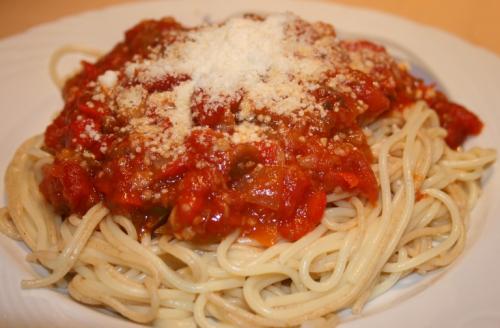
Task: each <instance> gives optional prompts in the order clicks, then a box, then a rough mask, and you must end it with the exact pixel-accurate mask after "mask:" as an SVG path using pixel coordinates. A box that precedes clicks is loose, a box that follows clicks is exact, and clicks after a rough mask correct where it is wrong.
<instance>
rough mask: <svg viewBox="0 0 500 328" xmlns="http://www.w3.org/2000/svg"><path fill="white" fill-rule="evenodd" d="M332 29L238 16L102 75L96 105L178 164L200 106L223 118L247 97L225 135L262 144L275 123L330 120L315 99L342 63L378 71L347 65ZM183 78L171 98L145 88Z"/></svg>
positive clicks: (282, 17) (292, 19)
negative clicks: (225, 109) (221, 111)
mask: <svg viewBox="0 0 500 328" xmlns="http://www.w3.org/2000/svg"><path fill="white" fill-rule="evenodd" d="M325 28H326V27H325V26H323V25H321V24H317V25H314V24H306V23H305V22H304V21H302V20H300V19H299V18H298V17H297V16H295V15H293V14H288V13H285V14H275V15H269V16H267V17H265V18H264V19H263V20H255V19H251V18H247V17H234V18H231V19H229V20H228V21H226V22H225V23H223V24H219V25H208V26H202V27H199V28H196V29H192V30H180V31H177V32H176V33H178V35H176V38H175V41H174V42H173V43H171V44H168V46H165V47H163V48H162V47H156V48H155V49H150V50H151V51H150V53H149V54H148V55H147V56H146V57H145V58H143V57H139V56H137V57H134V59H133V60H131V61H129V62H128V63H126V64H125V66H124V67H123V68H122V69H121V71H111V70H108V71H106V72H105V73H104V74H102V75H100V76H99V77H98V79H97V80H98V84H95V85H92V86H93V88H94V95H93V97H92V100H95V101H105V100H106V101H108V102H109V107H110V108H112V110H114V111H115V112H118V113H119V114H120V115H122V116H123V117H125V118H126V119H128V121H127V124H126V125H125V126H123V127H122V128H121V129H120V131H121V132H123V133H128V134H129V135H132V136H133V138H134V142H135V143H136V148H135V149H136V150H139V151H137V152H141V151H143V150H144V149H148V151H149V152H151V153H152V154H156V155H160V156H162V157H168V158H175V156H176V155H177V154H180V153H182V152H183V151H185V146H184V145H183V142H184V140H185V138H186V137H187V136H188V135H189V134H190V133H191V132H192V131H193V129H195V128H197V126H196V124H195V123H194V122H193V116H194V115H193V113H192V106H193V104H196V103H200V102H201V101H202V100H203V101H204V102H206V103H208V105H209V106H206V107H208V109H207V110H209V111H210V110H212V111H215V110H217V108H218V107H220V106H225V105H227V100H228V99H234V97H235V95H238V97H240V96H241V99H239V106H238V111H237V112H235V113H234V114H235V120H236V122H235V125H234V127H232V129H230V130H229V131H224V135H225V136H226V137H227V138H228V139H229V140H230V141H231V142H232V143H234V144H238V143H245V142H256V141H262V140H265V139H266V135H268V133H269V130H270V128H269V127H268V126H266V125H269V124H270V123H272V120H273V119H274V118H273V117H276V116H278V117H286V118H287V119H289V120H291V121H294V120H297V121H299V120H301V119H302V118H303V117H304V116H306V115H308V114H310V113H314V115H317V116H319V117H320V118H323V117H325V116H326V114H327V112H326V111H325V109H324V108H323V107H322V106H321V105H319V104H318V103H317V102H316V101H315V99H314V97H313V95H312V92H313V91H315V90H316V89H317V88H318V84H317V83H318V81H321V80H322V78H324V75H325V73H326V72H328V71H335V70H336V68H337V67H338V66H342V64H345V62H344V63H343V62H342V61H349V60H350V61H353V63H352V64H351V66H353V67H356V68H357V69H360V70H363V71H366V70H369V69H371V68H372V67H373V65H374V63H373V62H369V61H363V60H362V59H363V58H360V57H359V56H358V57H355V58H354V57H353V58H345V54H344V56H343V55H342V54H341V52H340V51H338V41H337V40H336V38H335V37H334V33H333V32H332V31H330V33H325V31H324V29H325ZM315 29H317V30H315ZM318 31H320V32H318ZM318 35H319V36H318ZM162 49H163V50H162ZM347 57H348V56H347ZM363 65H364V66H363ZM344 66H347V65H344ZM360 66H363V67H360ZM179 76H184V77H185V76H187V77H188V79H182V81H178V82H177V85H174V86H173V87H172V88H171V89H169V90H166V91H157V92H154V91H148V90H147V89H146V87H147V86H141V84H142V85H144V84H147V83H151V82H156V81H162V80H163V79H166V78H174V79H175V78H176V77H179ZM347 81H348V78H347V77H346V76H345V75H343V74H337V75H336V76H335V78H333V79H331V80H330V81H329V86H330V87H332V88H335V89H337V90H341V91H342V92H347V93H350V92H351V90H350V89H349V87H348V86H347V85H346V82H347ZM200 90H202V91H203V94H202V93H200V92H199V91H200ZM351 93H352V92H351ZM205 96H207V99H205V98H203V99H202V98H201V97H205ZM360 108H364V107H363V104H360ZM333 110H334V111H335V112H337V111H339V108H338V107H334V108H333ZM159 122H160V123H159ZM256 123H258V124H259V125H257V124H256ZM92 131H93V130H92V128H91V127H89V130H88V131H87V128H86V129H85V134H86V135H88V136H89V137H90V138H93V139H96V138H97V139H96V140H98V138H100V136H99V135H98V134H94V133H93V132H92ZM143 146H144V147H143ZM103 150H107V149H106V147H104V148H103ZM156 155H155V156H156Z"/></svg>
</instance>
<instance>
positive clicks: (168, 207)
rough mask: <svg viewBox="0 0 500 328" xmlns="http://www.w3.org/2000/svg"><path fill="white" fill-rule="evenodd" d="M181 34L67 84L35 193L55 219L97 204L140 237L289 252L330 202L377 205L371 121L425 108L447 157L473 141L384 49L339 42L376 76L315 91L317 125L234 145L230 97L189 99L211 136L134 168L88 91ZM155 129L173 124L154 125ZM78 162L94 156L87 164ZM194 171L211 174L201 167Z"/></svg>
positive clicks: (132, 33) (147, 34) (168, 82)
mask: <svg viewBox="0 0 500 328" xmlns="http://www.w3.org/2000/svg"><path fill="white" fill-rule="evenodd" d="M183 29H184V28H183V27H182V26H181V25H180V24H178V23H177V22H175V21H174V20H172V19H168V18H167V19H163V20H160V21H145V22H142V23H140V24H138V25H137V26H135V27H134V28H132V29H131V30H129V31H128V32H127V33H126V35H125V40H124V41H123V42H121V43H119V44H118V45H117V46H116V47H115V48H114V49H113V50H112V51H111V52H110V53H108V54H107V55H105V56H104V57H103V58H101V59H100V60H99V61H98V62H97V63H95V64H90V63H84V64H83V70H82V71H81V72H80V73H79V74H77V75H76V76H75V77H73V78H72V79H71V80H69V81H68V82H67V83H66V85H65V88H64V91H63V96H64V100H65V106H64V109H63V111H62V112H61V113H60V114H59V116H58V117H57V118H56V119H55V120H54V121H53V122H52V124H51V125H50V126H49V127H48V128H47V130H46V132H45V148H46V149H47V150H48V151H49V152H51V153H52V154H53V155H54V156H55V161H54V163H53V164H50V165H47V166H46V167H45V168H44V171H43V173H44V179H43V181H42V183H41V185H40V189H41V191H42V193H43V194H44V195H45V197H46V199H47V201H48V202H50V203H51V204H52V205H53V206H54V208H55V209H56V210H57V211H58V212H59V213H61V214H63V215H69V214H70V213H84V212H85V211H86V210H88V209H89V208H90V207H91V206H92V205H94V204H96V203H97V202H99V201H103V202H104V203H105V205H106V206H107V207H108V208H110V210H111V211H112V212H113V213H117V214H122V215H126V216H128V217H131V218H132V220H133V221H134V223H135V225H136V226H137V228H138V229H139V230H140V231H141V232H145V231H149V232H151V231H156V233H159V232H170V233H175V234H176V236H177V237H178V238H182V239H189V240H195V241H200V242H206V241H214V240H220V238H222V237H223V236H225V235H227V234H228V233H230V232H231V231H233V230H235V229H241V230H242V231H243V232H244V233H245V234H247V235H249V236H250V237H252V238H255V239H256V240H258V241H260V242H261V243H262V244H264V245H271V244H273V243H274V242H276V240H277V239H278V238H280V237H282V238H285V239H288V240H292V241H293V240H297V239H298V238H300V237H302V236H303V235H304V234H306V233H307V232H309V231H311V230H312V229H313V228H314V227H315V226H317V225H318V223H319V222H320V221H321V218H322V216H323V213H324V210H325V207H326V194H328V193H331V192H333V191H347V192H351V193H353V194H356V195H358V196H359V197H362V198H365V199H367V200H369V201H371V202H376V201H377V198H378V187H377V182H376V179H375V176H374V173H373V171H372V170H371V168H370V164H371V163H372V154H371V152H370V149H369V146H368V145H367V142H366V138H365V136H364V134H363V133H362V131H361V129H362V127H363V126H364V125H366V124H367V123H369V122H372V121H373V120H375V119H376V118H377V117H379V116H380V115H383V114H385V113H389V112H390V111H392V110H395V109H398V108H401V107H402V106H404V105H405V104H407V103H410V102H413V101H415V100H418V99H424V100H426V101H427V102H428V103H429V104H430V105H431V106H433V107H434V108H435V110H436V112H437V113H438V115H439V118H440V120H441V124H442V125H443V127H444V128H445V129H446V130H447V131H448V136H447V139H446V141H447V142H448V144H449V145H450V146H451V147H453V148H455V147H457V146H459V145H460V144H461V143H462V142H463V141H464V139H465V138H466V137H467V136H468V135H471V134H478V133H479V132H480V130H481V127H482V123H481V122H480V121H479V119H478V118H477V117H476V116H475V115H474V114H472V113H471V112H469V111H468V110H467V109H465V108H464V107H462V106H460V105H457V104H454V103H451V102H449V101H448V100H447V98H446V97H445V96H444V95H443V94H442V93H439V92H434V90H433V88H432V87H429V86H426V85H424V83H423V82H422V81H421V80H419V79H416V78H414V77H412V76H411V75H410V74H409V73H408V72H407V71H406V70H405V69H403V68H401V67H399V66H398V65H397V64H396V63H395V62H394V61H389V60H387V58H390V57H389V56H388V55H387V53H386V51H385V49H384V48H383V47H381V46H378V45H375V44H373V43H370V42H368V41H342V43H341V46H342V47H343V48H344V50H345V51H346V52H347V53H355V54H359V55H361V56H363V57H364V58H365V59H366V58H367V59H369V60H371V61H372V62H373V64H374V69H373V70H372V71H371V72H370V74H366V73H363V72H361V71H356V70H351V69H349V70H348V71H344V72H342V71H337V72H332V73H331V74H327V75H326V76H325V80H324V81H318V88H317V89H316V90H314V91H312V95H313V96H314V99H316V101H317V102H318V104H321V106H322V107H323V108H324V109H325V110H326V111H327V115H326V117H320V116H315V115H312V114H311V115H308V116H305V117H304V119H303V120H302V121H301V122H299V123H297V122H291V121H289V120H287V119H286V118H285V117H280V116H279V115H276V114H273V113H264V114H268V115H270V116H271V117H272V119H271V121H270V123H269V125H270V126H271V127H272V128H273V129H274V130H276V131H277V130H278V129H281V131H285V132H284V133H280V134H278V133H270V134H269V136H268V139H269V142H252V143H245V144H238V145H233V144H230V143H229V142H228V140H227V139H225V138H224V137H223V134H222V132H224V131H230V130H231V129H232V127H233V125H234V124H235V120H236V118H235V114H234V113H236V112H237V111H238V108H239V105H240V104H239V98H238V96H235V97H232V98H231V99H229V98H228V101H227V104H224V105H223V106H221V107H220V108H216V109H214V108H211V110H208V108H207V106H209V104H208V103H207V102H206V101H205V98H204V97H203V94H201V96H200V97H197V99H201V101H199V102H197V103H196V102H195V103H193V105H192V106H193V107H192V111H193V112H196V113H197V115H196V121H195V124H197V125H198V126H204V127H209V128H210V129H205V130H196V131H194V132H192V133H191V135H190V136H189V137H188V138H187V139H186V141H185V147H186V151H185V152H184V153H183V154H181V155H180V156H179V157H178V158H177V159H176V160H174V161H165V160H162V159H157V160H153V161H151V160H148V159H146V157H145V152H144V151H143V152H139V153H137V154H136V155H135V156H133V157H131V156H129V155H130V153H131V152H133V149H132V145H131V143H130V140H129V139H128V137H127V136H126V135H125V134H123V133H121V132H120V127H122V126H123V125H124V124H125V122H124V121H123V118H121V117H119V116H117V115H114V114H113V113H112V111H111V109H110V108H109V107H108V105H107V104H106V103H104V102H99V101H97V102H96V101H93V103H94V105H93V106H88V102H89V101H90V100H91V97H92V92H91V90H90V88H89V86H88V85H89V82H92V81H95V80H96V78H97V77H98V76H99V75H101V74H103V73H104V72H105V71H106V70H109V69H119V68H120V67H122V66H123V65H124V63H125V62H127V61H129V60H131V59H132V58H133V57H134V56H146V55H147V52H148V49H150V48H151V47H155V46H162V47H165V46H167V45H168V44H169V42H173V41H174V40H175V38H176V33H175V32H176V31H179V30H183ZM329 33H333V32H332V31H330V32H329ZM346 70H347V69H346ZM344 73H345V75H348V76H350V77H352V79H351V80H350V81H348V83H349V86H350V88H351V89H352V91H353V92H354V93H355V94H356V96H357V99H360V100H362V101H363V102H364V103H365V104H366V107H367V108H366V109H365V110H364V111H363V112H362V113H361V114H360V111H359V108H358V107H357V106H359V104H358V103H357V102H356V101H354V100H352V97H350V96H349V95H348V94H344V93H342V92H339V91H338V90H335V89H333V88H331V87H329V86H328V83H327V82H328V81H329V79H332V78H335V76H337V75H338V74H344ZM187 79H189V77H188V76H177V77H167V78H165V79H163V80H161V81H158V82H155V83H154V84H151V85H147V86H146V89H147V90H148V92H155V91H165V90H171V89H172V88H173V87H174V86H175V85H177V84H179V83H181V82H182V81H185V80H187ZM200 92H203V91H200ZM335 108H340V110H335ZM77 118H78V119H77ZM158 124H159V125H162V124H163V125H165V126H168V125H169V124H171V123H170V121H169V120H168V119H167V120H161V119H160V118H158ZM89 125H90V126H92V127H93V129H94V130H97V131H99V132H100V133H101V135H102V137H101V138H100V139H99V140H94V139H91V138H87V137H82V131H83V130H84V129H85V127H86V126H89ZM339 135H341V136H342V137H341V138H338V137H337V138H334V136H339ZM214 145H217V147H215V148H214ZM102 147H105V148H106V149H107V151H106V152H103V151H102ZM214 149H216V150H214ZM85 152H87V153H90V154H92V156H90V157H89V156H84V155H83V154H84V153H85ZM200 162H204V163H208V165H204V166H203V167H199V166H198V165H197V163H200ZM172 212H174V213H172ZM159 227H161V229H159V230H156V229H157V228H159Z"/></svg>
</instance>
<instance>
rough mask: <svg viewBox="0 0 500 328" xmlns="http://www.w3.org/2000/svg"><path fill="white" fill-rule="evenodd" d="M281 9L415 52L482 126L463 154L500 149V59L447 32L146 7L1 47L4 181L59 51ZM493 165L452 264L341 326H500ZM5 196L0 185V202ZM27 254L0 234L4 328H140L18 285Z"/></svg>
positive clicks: (342, 18)
mask: <svg viewBox="0 0 500 328" xmlns="http://www.w3.org/2000/svg"><path fill="white" fill-rule="evenodd" d="M285 10H288V11H292V12H295V13H296V14H298V15H300V16H302V17H303V18H305V19H308V20H322V21H325V22H328V23H332V24H334V25H335V26H336V27H337V28H338V30H340V31H341V32H348V33H353V34H357V35H365V36H366V37H367V38H370V37H373V38H377V39H380V38H382V39H385V40H389V41H391V42H393V43H395V44H397V45H399V46H402V47H403V48H404V49H406V50H408V51H410V52H412V53H413V54H417V56H418V57H419V58H420V60H421V61H423V62H424V63H425V64H426V66H427V67H429V68H430V69H431V71H432V72H433V73H434V74H435V76H436V78H437V79H438V80H439V81H440V82H441V83H442V84H443V86H444V87H445V88H446V90H447V91H448V93H449V96H450V97H451V99H453V100H455V101H457V102H459V103H461V104H464V105H466V106H467V107H469V108H471V109H472V110H473V111H475V112H476V113H478V114H479V115H480V117H481V118H482V119H483V121H484V122H485V124H486V127H485V130H484V132H483V133H482V134H481V136H480V137H478V138H475V139H474V140H471V142H469V143H468V144H467V146H471V145H474V144H480V145H481V146H488V147H495V148H497V149H498V148H499V147H498V144H499V143H500V127H499V126H498V125H499V124H500V114H499V111H500V59H499V58H498V57H497V56H496V55H494V54H491V53H488V52H486V51H484V50H482V49H479V48H476V47H474V46H472V45H470V44H468V43H465V42H463V41H461V40H460V39H458V38H456V37H453V36H451V35H449V34H446V33H444V32H441V31H438V30H435V29H432V28H428V27H424V26H421V25H417V24H415V23H412V22H409V21H406V20H403V19H400V18H396V17H393V16H389V15H387V14H382V13H378V12H374V11H368V10H361V9H354V8H349V7H343V6H338V5H332V4H330V3H322V2H307V3H306V2H302V1H282V0H279V1H263V0H259V1H252V2H241V1H222V0H220V1H192V0H189V1H164V2H149V1H148V2H144V3H133V4H128V5H123V6H119V7H112V8H109V9H106V10H101V11H96V12H88V13H85V14H82V15H78V16H73V17H69V18H65V19H63V20H59V21H56V22H53V23H50V24H46V25H42V26H39V27H37V28H35V29H32V30H30V31H28V32H26V33H24V34H20V35H17V36H14V37H11V38H8V39H4V40H2V41H0V113H1V116H0V174H2V175H3V174H4V172H5V169H6V167H7V164H8V161H9V160H10V159H11V157H12V155H13V154H14V151H15V149H16V148H17V147H18V146H19V145H20V144H21V142H22V141H23V140H25V139H27V138H28V137H29V136H31V135H33V134H37V133H41V132H42V131H43V130H44V129H45V127H46V126H47V124H48V123H49V121H50V118H51V116H52V114H53V113H54V112H55V111H57V110H59V109H60V108H61V105H62V101H61V99H60V96H59V93H58V90H57V88H56V87H55V86H53V85H52V83H51V81H50V78H49V74H48V61H49V58H50V55H51V54H52V53H53V52H54V51H55V50H56V49H57V48H59V47H60V46H62V45H65V44H80V45H86V46H89V47H93V48H97V49H103V50H108V49H110V48H111V47H112V46H113V45H114V44H115V43H116V42H118V40H120V39H121V38H122V36H123V32H124V31H125V30H126V29H127V28H129V27H131V26H132V25H134V24H135V23H137V22H138V21H139V20H141V19H144V18H159V17H162V16H168V15H171V16H174V17H175V18H176V19H178V20H179V21H181V22H182V23H184V24H187V25H196V24H199V23H200V22H201V21H202V20H203V19H206V18H207V17H209V18H210V19H211V20H215V21H220V20H222V19H224V18H227V17H228V16H230V15H233V14H235V13H241V12H277V11H285ZM68 65H69V64H68ZM498 167H499V164H498V163H496V164H495V167H494V168H493V169H491V170H490V172H489V174H488V175H489V176H488V178H487V179H486V181H485V182H486V185H485V188H484V192H483V196H482V198H481V200H480V202H479V204H478V206H477V208H476V209H475V210H474V212H473V216H472V220H471V222H472V225H473V226H472V228H471V230H470V231H469V238H468V244H467V248H466V250H465V252H464V254H463V255H462V256H461V257H460V258H459V259H458V261H457V262H456V263H455V264H453V265H452V266H451V267H450V268H449V269H447V270H443V271H440V272H439V273H438V274H434V275H432V276H430V277H425V278H424V279H419V278H418V277H411V278H410V279H407V280H405V281H403V283H400V284H399V285H398V286H397V288H396V289H395V290H393V291H390V292H389V293H388V294H386V295H383V296H382V297H380V298H379V299H377V300H376V301H375V302H372V303H371V304H369V305H368V307H367V308H366V309H365V313H364V314H363V315H362V316H361V317H358V318H353V320H349V321H348V322H346V323H345V324H343V325H342V327H345V328H366V327H396V326H403V327H409V328H413V327H415V328H417V327H419V328H420V327H459V328H462V327H464V328H465V327H486V328H489V327H492V328H493V327H500V311H499V308H500V283H499V281H498V280H499V278H500V218H499V215H498V214H499V213H500V211H499V210H500V206H499V203H500V196H499V194H500V175H499V174H500V173H499V172H498ZM3 189H4V188H3V181H2V182H1V183H0V193H1V198H0V201H1V202H2V204H4V203H5V195H4V190H3ZM26 252H27V248H26V247H25V246H24V245H22V244H20V243H16V242H13V241H11V240H9V239H8V238H6V237H5V236H3V235H0V327H42V328H43V327H72V328H77V327H117V328H118V327H120V328H126V327H137V325H134V324H132V323H129V322H126V321H124V320H123V319H120V318H115V317H111V316H109V315H106V314H103V313H100V312H97V311H96V310H95V309H92V308H89V307H86V306H84V305H81V304H79V303H76V302H74V301H72V300H71V299H69V298H68V297H67V296H66V295H63V294H60V293H57V292H56V291H52V290H47V289H41V290H21V288H20V280H21V279H23V278H29V277H31V275H32V272H33V269H32V268H31V267H30V265H28V264H27V263H26V262H25V261H24V257H25V255H26ZM382 310H383V311H382Z"/></svg>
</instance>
